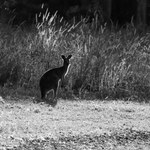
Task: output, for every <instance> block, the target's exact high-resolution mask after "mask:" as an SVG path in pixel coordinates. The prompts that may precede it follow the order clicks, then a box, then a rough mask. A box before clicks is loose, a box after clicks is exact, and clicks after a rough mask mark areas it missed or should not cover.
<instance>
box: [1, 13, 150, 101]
mask: <svg viewBox="0 0 150 150" xmlns="http://www.w3.org/2000/svg"><path fill="white" fill-rule="evenodd" d="M48 15H49V14H46V15H45V16H43V21H42V22H38V21H37V24H36V27H35V28H34V27H33V29H32V30H30V31H29V30H28V31H27V30H25V29H21V27H17V28H14V27H10V26H3V24H1V25H0V26H1V28H0V57H1V59H0V84H1V85H2V86H3V85H7V86H10V85H11V86H14V85H15V86H16V87H22V88H25V89H35V90H36V91H37V90H38V82H39V78H40V76H41V75H42V74H43V73H44V72H45V71H46V70H47V69H50V68H54V67H58V66H61V65H62V60H61V57H60V55H61V54H65V55H68V54H73V56H74V57H73V59H72V60H71V64H72V65H71V67H70V71H69V74H68V75H67V77H66V78H67V79H66V81H65V83H64V84H65V88H63V89H65V90H64V91H65V92H62V93H60V95H61V96H62V97H63V96H64V95H63V94H64V93H65V95H66V97H67V96H70V95H75V96H78V97H81V98H86V97H88V96H89V95H94V97H95V98H101V99H108V98H115V99H119V98H126V99H127V100H130V99H131V100H133V99H135V100H137V99H138V100H141V99H142V100H143V99H149V98H150V94H149V93H150V83H149V81H150V52H149V50H150V34H149V33H147V34H143V35H142V34H138V33H137V30H136V28H135V27H134V26H133V25H129V26H126V27H125V28H122V29H119V30H117V29H116V28H115V27H113V26H112V28H111V29H109V28H108V27H107V26H106V25H103V26H100V27H99V28H97V23H96V22H95V21H94V20H93V22H92V23H90V24H87V23H85V21H84V19H83V20H82V21H81V22H79V23H78V24H72V25H69V24H67V23H64V22H63V21H62V20H61V19H60V18H58V17H57V14H54V15H53V16H51V17H50V18H49V17H48ZM58 24H59V25H58ZM63 89H62V90H63Z"/></svg>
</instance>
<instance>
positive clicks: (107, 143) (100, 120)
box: [0, 97, 150, 150]
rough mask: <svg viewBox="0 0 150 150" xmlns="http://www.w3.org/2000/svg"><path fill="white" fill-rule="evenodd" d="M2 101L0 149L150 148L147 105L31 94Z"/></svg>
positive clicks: (149, 106)
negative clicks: (37, 98) (35, 99)
mask: <svg viewBox="0 0 150 150" xmlns="http://www.w3.org/2000/svg"><path fill="white" fill-rule="evenodd" d="M4 101H5V103H0V150H5V149H7V150H30V149H31V150H55V149H57V150H102V149H104V150H149V149H150V105H149V104H145V103H133V102H123V101H108V102H107V101H85V100H83V101H64V100H59V102H58V105H57V106H56V107H55V108H52V107H48V106H47V105H46V104H34V103H32V99H31V98H26V99H22V100H19V101H18V100H12V99H11V98H10V97H9V98H7V100H4Z"/></svg>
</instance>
